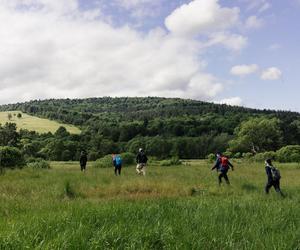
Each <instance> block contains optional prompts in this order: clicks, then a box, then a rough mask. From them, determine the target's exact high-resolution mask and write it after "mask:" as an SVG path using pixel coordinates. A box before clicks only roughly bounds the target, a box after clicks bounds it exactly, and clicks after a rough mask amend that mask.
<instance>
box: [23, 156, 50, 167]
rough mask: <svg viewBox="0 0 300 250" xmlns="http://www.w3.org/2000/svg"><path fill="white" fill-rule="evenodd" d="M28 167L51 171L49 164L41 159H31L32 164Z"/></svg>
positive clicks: (29, 163)
mask: <svg viewBox="0 0 300 250" xmlns="http://www.w3.org/2000/svg"><path fill="white" fill-rule="evenodd" d="M27 162H28V161H27ZM27 166H28V167H30V168H35V169H50V164H49V162H47V161H45V160H44V159H41V158H37V159H30V162H28V163H27Z"/></svg>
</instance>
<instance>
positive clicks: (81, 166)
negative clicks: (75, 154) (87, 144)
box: [79, 151, 87, 172]
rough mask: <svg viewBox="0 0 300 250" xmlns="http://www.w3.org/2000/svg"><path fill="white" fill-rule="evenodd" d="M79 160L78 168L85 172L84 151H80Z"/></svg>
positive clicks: (85, 159) (85, 156)
mask: <svg viewBox="0 0 300 250" xmlns="http://www.w3.org/2000/svg"><path fill="white" fill-rule="evenodd" d="M79 162H80V169H81V171H82V172H85V169H86V163H87V154H86V152H85V151H81V153H80V159H79Z"/></svg>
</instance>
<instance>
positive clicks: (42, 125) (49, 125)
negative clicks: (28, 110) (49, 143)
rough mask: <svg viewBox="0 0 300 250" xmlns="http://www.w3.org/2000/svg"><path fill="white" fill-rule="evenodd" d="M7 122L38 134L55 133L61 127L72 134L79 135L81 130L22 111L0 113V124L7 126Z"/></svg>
mask: <svg viewBox="0 0 300 250" xmlns="http://www.w3.org/2000/svg"><path fill="white" fill-rule="evenodd" d="M9 113H10V114H11V115H12V118H11V119H10V120H9V119H8V114H9ZM18 113H21V114H22V117H21V118H18V117H17V114H18ZM6 122H12V123H16V124H17V128H18V130H20V129H27V130H30V131H36V132H37V133H47V132H51V133H54V132H55V131H56V130H57V129H58V128H59V127H60V126H64V127H65V128H66V129H67V130H68V131H69V132H70V133H71V134H79V133H80V129H79V128H77V127H75V126H73V125H68V124H62V123H58V122H56V121H51V120H48V119H43V118H39V117H35V116H31V115H27V114H24V113H22V112H20V111H5V112H0V124H2V125H3V124H5V123H6Z"/></svg>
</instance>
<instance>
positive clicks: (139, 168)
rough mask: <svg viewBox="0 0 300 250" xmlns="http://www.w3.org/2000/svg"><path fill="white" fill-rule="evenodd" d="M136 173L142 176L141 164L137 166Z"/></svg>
mask: <svg viewBox="0 0 300 250" xmlns="http://www.w3.org/2000/svg"><path fill="white" fill-rule="evenodd" d="M136 173H137V174H141V164H140V163H139V164H137V165H136Z"/></svg>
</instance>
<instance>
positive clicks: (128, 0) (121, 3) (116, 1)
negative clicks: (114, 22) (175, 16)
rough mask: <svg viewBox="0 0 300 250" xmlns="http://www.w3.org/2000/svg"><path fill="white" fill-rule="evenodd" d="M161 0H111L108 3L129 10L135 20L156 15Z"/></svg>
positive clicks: (158, 11)
mask: <svg viewBox="0 0 300 250" xmlns="http://www.w3.org/2000/svg"><path fill="white" fill-rule="evenodd" d="M102 1H106V0H102ZM162 2H163V1H162V0H111V1H110V4H111V5H113V6H115V7H117V8H121V9H124V10H126V11H129V13H130V16H131V17H133V18H134V19H135V20H142V19H143V18H146V17H155V16H158V15H159V13H160V11H161V6H162V4H163V3H162Z"/></svg>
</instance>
